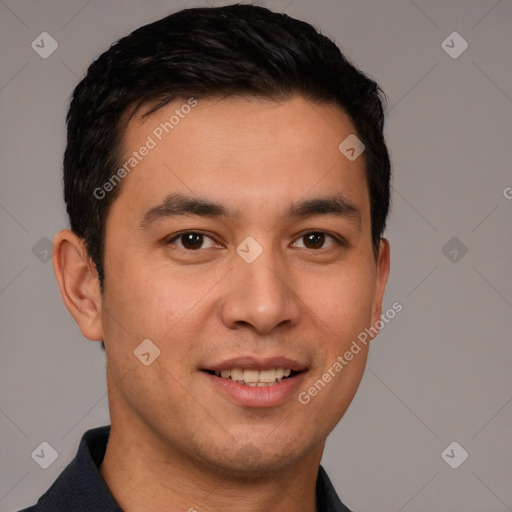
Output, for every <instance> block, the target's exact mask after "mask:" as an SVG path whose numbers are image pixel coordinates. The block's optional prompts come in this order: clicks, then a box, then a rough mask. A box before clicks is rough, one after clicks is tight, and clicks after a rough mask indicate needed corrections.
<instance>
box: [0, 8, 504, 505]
mask: <svg viewBox="0 0 512 512" xmlns="http://www.w3.org/2000/svg"><path fill="white" fill-rule="evenodd" d="M210 1H211V3H210V5H221V3H231V2H216V3H214V2H213V1H212V0H210ZM260 3H262V4H263V3H264V2H260ZM187 4H188V6H199V5H206V3H204V2H201V1H189V2H185V1H149V2H142V1H134V0H131V1H122V2H121V1H114V0H110V1H99V0H93V1H69V0H60V1H59V0H51V1H50V0H43V1H26V0H4V1H2V2H0V34H1V36H0V38H1V39H0V43H1V48H2V51H1V55H0V73H1V76H0V108H1V119H2V122H1V127H0V130H1V134H0V135H1V139H0V140H1V143H0V155H1V157H0V162H1V179H2V187H1V189H0V225H1V233H2V244H1V245H0V254H1V276H0V308H1V324H0V325H1V341H2V344H1V347H2V355H1V358H0V365H1V367H0V390H1V391H0V392H1V396H0V429H1V448H0V460H1V475H0V510H2V511H4V512H5V511H12V510H15V509H17V508H18V507H22V506H24V505H29V504H32V503H34V502H35V501H36V499H37V497H38V496H39V495H40V494H42V493H43V492H44V491H45V490H46V489H47V488H48V486H49V485H50V484H51V483H52V482H53V480H54V479H55V478H56V477H57V475H58V474H59V473H60V472H61V471H62V469H63V468H64V467H65V465H66V464H67V463H68V462H69V460H70V459H71V458H72V456H73V455H74V453H75V451H76V448H77V444H78V441H79V439H80V437H81V435H82V433H83V432H84V431H85V430H86V429H88V428H91V427H94V426H98V425H102V424H107V423H108V422H109V419H108V409H107V398H106V387H105V378H104V358H103V353H102V352H101V351H100V349H99V346H98V345H97V344H95V343H91V342H88V341H87V340H84V339H83V338H82V337H81V335H80V332H79V330H78V328H77V327H76V325H75V324H74V321H73V320H72V318H71V317H70V316H69V315H68V313H67V311H66V310H65V308H64V306H63V304H62V303H61V299H60V295H59V293H58V289H57V286H56V283H55V280H54V277H53V271H52V268H51V263H50V262H45V259H46V252H45V251H46V250H47V249H49V241H48V239H52V238H53V235H54V234H55V232H56V231H57V230H59V229H61V228H63V227H66V224H67V219H66V216H65V210H64V204H63V200H62V192H61V157H62V152H63V150H64V142H65V127H64V117H65V112H66V108H67V103H68V99H69V95H70V94H71V91H72V89H73V87H74V86H75V85H76V83H77V81H78V79H79V78H80V77H81V76H82V75H83V74H84V72H85V70H86V68H87V66H88V65H89V63H90V61H91V60H92V58H93V57H97V56H98V55H99V54H100V53H101V52H102V51H104V50H105V49H106V48H107V47H108V46H109V44H110V43H111V42H112V41H114V40H116V39H118V38H120V37H121V36H123V35H125V34H126V33H128V32H130V31H131V30H133V29H135V28H136V27H138V26H140V25H141V24H144V23H148V22H150V21H153V20H155V19H157V18H159V17H162V16H164V15H166V14H168V13H170V12H172V11H175V10H179V9H180V8H183V7H185V5H187ZM265 5H268V6H270V7H271V8H273V9H274V10H277V11H282V10H285V12H287V13H288V14H290V15H292V16H296V17H298V18H302V19H304V20H307V21H309V22H311V23H313V24H314V25H315V26H317V27H320V28H321V30H322V32H323V33H325V34H327V35H329V36H331V37H333V38H334V39H335V40H336V42H337V43H338V44H339V45H340V46H341V47H342V49H343V50H344V51H345V52H346V53H347V55H348V56H349V57H350V58H351V59H352V60H353V61H354V63H355V64H356V65H358V66H360V67H361V68H362V69H363V70H365V71H366V72H368V73H370V74H371V75H372V76H373V77H374V78H375V79H376V80H377V81H378V82H379V83H380V84H381V86H382V87H383V89H384V91H385V92H386V94H387V95H388V97H389V105H388V118H387V127H386V133H387V139H388V143H389V146H390V150H391V156H392V161H393V168H394V182H393V196H392V201H393V206H392V214H391V218H390V222H389V228H388V231H387V236H388V238H389V239H390V242H391V248H392V271H391V276H390V282H389V286H388V290H387V294H386V301H385V305H384V309H386V308H388V307H390V306H391V304H392V303H393V302H395V301H399V302H400V303H401V304H403V311H402V312H400V313H399V314H398V315H397V316H396V318H395V319H394V320H393V321H392V322H390V323H389V324H388V325H386V326H385V327H384V329H383V330H382V332H381V334H380V335H379V337H378V338H377V339H376V340H375V341H374V343H373V345H372V350H371V351H370V358H369V362H368V367H367V371H366V373H365V376H364V378H363V381H362V384H361V387H360V389H359V391H358V394H357V396H356V399H355V401H354V402H353V404H352V405H351V406H350V408H349V411H348V412H347V414H346V416H345V417H344V419H343V420H342V422H341V423H340V424H339V425H338V427H337V428H336V429H335V431H334V433H333V434H332V435H331V437H330V438H329V440H328V443H327V448H326V452H325V456H324V460H323V464H324V466H325V467H326V469H327V471H328V473H329V474H330V476H331V479H332V480H333V483H334V484H335V486H336V488H337V490H338V492H339V493H340V495H341V497H342V499H343V500H344V501H345V502H346V504H347V505H348V506H349V507H351V508H352V509H353V510H354V511H355V512H356V511H368V512H386V511H406V512H419V511H460V512H462V511H465V512H468V511H480V512H493V511H496V512H498V511H504V510H511V509H512V485H511V484H512V482H511V480H512V476H511V475H512V442H511V441H512V435H511V425H512V404H511V401H512V386H511V381H512V379H511V371H510V366H511V363H512V345H511V343H510V339H511V335H510V333H511V332H512V329H511V327H512V322H511V318H512V314H511V313H512V277H511V264H510V263H511V261H512V223H511V219H512V200H511V199H507V197H506V196H508V197H512V189H508V188H507V187H512V173H511V168H510V162H512V144H511V142H512V138H511V135H512V116H511V114H512V66H511V62H512V59H511V54H512V5H511V3H510V2H507V1H505V0H501V1H497V0H488V1H487V0H480V1H461V0H458V1H456V0H452V1H433V0H415V1H414V2H413V1H407V0H391V1H388V0H386V1H382V0H380V1H376V0H374V1H369V0H364V1H357V2H356V1H315V2H313V1H304V0H294V1H290V0H283V1H280V0H277V1H274V2H272V1H270V2H265ZM43 31H47V32H49V33H50V34H51V35H52V36H53V37H54V38H55V39H56V41H57V42H58V45H59V46H58V49H57V50H56V51H55V52H54V53H53V54H52V55H51V56H50V57H49V58H47V59H43V58H41V57H40V56H39V55H38V54H37V53H36V52H35V51H34V50H33V49H32V48H31V42H32V41H33V40H35V39H36V38H37V36H38V35H39V34H40V33H41V32H43ZM453 31H457V32H458V33H460V34H461V36H462V37H463V38H464V39H465V40H466V41H467V43H468V44H469V47H468V49H467V50H466V51H465V52H464V53H462V55H460V56H459V57H458V58H456V59H454V58H452V57H451V56H450V55H448V54H447V53H446V52H445V50H444V49H443V48H442V46H441V43H442V41H443V40H445V39H446V38H447V36H448V35H449V34H451V33H452V32H453ZM447 44H449V45H450V46H454V48H453V49H452V50H453V51H457V50H458V49H459V48H461V46H460V45H459V43H458V42H456V41H455V40H454V41H453V42H451V41H450V39H448V43H447ZM47 48H48V47H47ZM453 237H457V239H456V240H455V241H452V242H451V244H452V245H449V246H448V247H447V248H446V249H444V251H443V247H444V246H445V244H446V243H447V242H448V241H449V240H450V239H452V238H453ZM462 244H464V246H466V247H467V249H468V251H467V253H466V254H463V249H464V247H463V245H462ZM34 246H35V248H34ZM454 250H455V251H456V252H453V251H454ZM450 252H451V254H450ZM461 255H463V256H462V257H461ZM453 260H458V261H453ZM42 441H47V442H49V443H50V444H51V445H52V446H53V447H54V448H55V449H56V450H57V452H58V454H59V456H58V459H57V460H56V461H55V462H54V463H53V464H52V465H51V466H50V467H49V468H48V469H42V468H40V467H39V466H38V465H37V464H36V463H35V462H34V460H33V459H32V458H31V453H32V452H33V450H34V449H35V448H36V447H37V446H38V445H39V444H40V443H41V442H42ZM452 441H457V442H458V443H459V444H460V445H461V446H462V447H463V448H464V449H465V450H466V451H467V452H468V453H469V457H468V459H467V460H466V461H465V462H464V463H463V464H462V465H461V466H460V467H459V468H458V469H452V468H451V467H450V466H448V464H447V463H446V462H445V461H444V460H443V459H442V458H441V452H442V451H443V450H444V449H445V448H446V447H447V446H448V445H449V444H450V443H451V442H452ZM453 453H454V456H453V457H452V459H456V458H457V457H458V452H453ZM450 455H451V453H450Z"/></svg>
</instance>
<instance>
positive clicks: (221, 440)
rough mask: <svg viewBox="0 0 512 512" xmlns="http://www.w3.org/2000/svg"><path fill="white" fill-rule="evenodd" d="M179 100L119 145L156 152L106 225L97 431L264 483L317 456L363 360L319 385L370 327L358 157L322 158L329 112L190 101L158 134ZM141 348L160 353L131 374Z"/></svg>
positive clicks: (371, 282) (371, 279)
mask: <svg viewBox="0 0 512 512" xmlns="http://www.w3.org/2000/svg"><path fill="white" fill-rule="evenodd" d="M185 103H187V101H186V100H184V101H175V102H174V103H172V104H170V105H168V106H166V107H165V108H163V109H161V110H159V111H157V112H156V113H154V114H151V115H149V116H147V117H146V118H144V119H140V118H134V119H132V120H131V121H130V123H129V125H128V128H127V130H126V132H125V136H124V142H123V150H124V155H123V163H124V161H125V160H128V158H129V157H130V156H132V154H133V151H138V150H139V148H140V147H141V146H144V145H146V146H153V144H152V143H151V142H149V140H148V136H150V137H151V139H152V140H153V141H154V142H155V147H152V148H151V149H150V150H149V151H148V154H147V155H146V156H145V157H141V159H140V161H139V162H138V163H137V165H136V166H135V167H134V168H133V170H131V172H130V173H129V174H128V175H127V176H126V177H125V178H124V180H123V183H122V191H121V193H120V195H119V197H118V198H117V199H116V200H115V201H114V203H113V205H112V208H111V210H110V212H109V215H108V219H107V225H106V245H105V275H106V279H105V293H104V296H103V303H102V326H103V339H104V342H105V346H106V352H107V365H108V371H109V387H110V391H109V400H110V407H111V414H112V423H113V429H114V428H117V429H123V428H124V429H127V430H128V429H129V430H131V431H132V432H137V433H138V434H139V435H140V440H141V441H140V442H141V445H143V444H144V445H153V446H155V445H159V447H160V449H162V450H166V451H167V452H168V454H169V456H173V457H179V456H181V457H184V459H188V460H194V461H196V462H200V463H204V464H207V465H208V466H210V467H214V468H216V469H217V470H218V471H234V472H236V473H238V474H240V473H241V472H251V471H267V470H278V469H279V468H282V467H286V466H290V465H292V464H293V463H294V462H297V461H299V460H301V459H304V457H307V456H312V455H313V454H316V455H318V454H321V451H322V449H323V443H324V441H325V438H326V437H327V435H328V433H329V432H330V431H331V430H332V429H333V428H334V426H335V425H336V424H337V422H338V421H339V420H340V418H341V417H342V415H343V414H344V412H345V411H346V409H347V407H348V405H349V404H350V402H351V400H352V398H353V396H354V393H355V391H356V389H357V386H358V384H359V381H360V379H361V377H362V373H363V370H364V366H365V362H366V357H367V347H365V346H364V345H362V344H360V345H361V350H360V352H359V353H357V354H356V355H354V357H353V359H352V360H351V361H349V362H347V364H346V365H343V369H342V370H341V371H334V372H333V371H332V370H331V378H330V379H328V378H327V377H322V376H323V375H324V374H325V373H326V372H328V370H329V368H331V369H332V368H333V365H335V363H336V361H339V360H338V356H343V354H344V353H345V352H346V351H347V350H349V348H350V346H351V344H352V341H353V340H355V339H356V337H357V335H358V334H359V333H360V332H362V331H363V330H364V329H365V328H367V327H369V326H370V325H372V324H373V323H374V322H375V321H376V320H377V319H379V315H380V307H381V300H382V295H383V293H384V287H385V282H386V279H387V251H386V250H385V248H384V250H383V251H381V257H380V260H379V261H380V264H379V263H378V262H377V263H376V261H375V259H374V255H373V252H372V244H371V236H370V203H369V196H368V188H367V183H366V179H365V170H364V160H363V158H364V157H363V156H361V157H359V158H357V159H356V160H354V161H349V160H348V159H347V158H346V157H345V156H344V155H343V154H342V153H340V151H339V150H338V145H339V144H340V142H341V141H343V140H344V139H345V138H346V137H347V136H348V135H350V134H352V133H354V132H355V130H354V127H353V125H352V123H351V122H350V120H349V118H348V117H347V116H346V115H345V114H344V113H343V112H342V111H341V110H340V109H339V108H338V107H336V106H332V105H319V104H316V103H312V102H309V101H306V100H304V99H303V98H301V97H294V98H293V99H291V100H289V101H287V102H284V103H274V102H270V101H265V102H264V101H260V100H255V99H240V98H238V99H236V98H228V99H223V100H198V103H197V106H195V107H193V108H191V109H182V110H181V111H180V112H181V113H182V116H183V117H181V116H180V120H179V122H178V123H177V124H174V127H173V129H172V130H169V133H165V131H163V132H162V130H161V129H160V130H158V127H159V126H160V123H165V122H166V121H168V120H169V118H170V117H171V115H173V113H174V112H175V110H177V109H178V110H179V109H180V107H181V106H182V105H184V104H185ZM188 110H190V112H189V113H188V114H186V115H183V112H185V111H188ZM174 121H176V119H174ZM155 130H156V131H155ZM161 132H162V133H161ZM155 134H159V135H160V137H157V136H156V135H155ZM159 138H161V139H162V140H159ZM143 152H144V151H143ZM140 156H141V155H140V154H139V157H140ZM178 199H179V200H180V201H178ZM185 199H188V200H191V201H196V203H195V206H194V204H191V203H190V202H187V201H186V200H185ZM166 200H167V203H166ZM199 202H207V203H215V205H214V206H212V205H209V206H208V205H204V204H200V203H199ZM183 210H185V212H184V211H183ZM187 212H188V213H187ZM148 338H149V339H150V340H151V341H152V343H153V344H154V345H155V346H156V347H158V349H159V350H160V355H159V357H158V358H157V359H155V360H154V362H152V363H151V364H150V365H149V366H145V365H144V364H142V362H141V361H140V360H139V359H138V358H137V357H136V356H135V355H134V350H135V349H136V348H137V346H138V345H139V344H140V343H141V342H142V341H143V340H145V339H148ZM148 357H150V358H151V356H144V358H148ZM144 358H143V359H144ZM338 368H339V367H338ZM233 369H236V371H234V372H226V370H233ZM276 369H277V372H276V373H273V372H274V370H276ZM220 370H224V373H223V375H224V376H223V375H220V376H217V375H215V373H217V374H218V373H219V372H220ZM244 370H249V371H247V372H245V374H242V373H241V372H242V371H244ZM264 370H265V371H264ZM266 370H268V371H266ZM283 370H285V375H286V374H288V373H289V370H292V372H291V374H290V375H289V377H287V378H285V377H284V375H283ZM258 371H262V372H261V373H258ZM228 373H229V375H230V377H229V378H226V375H227V374H228ZM333 374H334V376H333ZM233 376H234V377H235V379H236V380H233V379H232V378H231V377H233ZM280 377H282V381H281V382H277V383H276V382H274V383H273V385H270V386H269V385H268V384H265V383H260V385H248V384H245V383H241V382H237V380H239V381H242V380H243V381H244V382H245V381H248V382H250V381H252V380H255V379H259V380H272V379H273V380H274V381H275V379H276V378H280ZM319 379H320V380H322V382H323V383H324V385H323V386H322V385H319V384H317V393H316V394H315V393H314V392H313V393H312V394H311V393H308V395H307V396H309V398H310V400H305V394H304V393H305V392H306V393H307V392H308V389H310V388H311V387H312V386H314V385H315V382H317V381H318V380H319ZM326 380H328V382H325V381H326ZM301 393H302V395H301ZM312 395H314V396H312ZM300 396H302V397H303V398H302V400H299V397H300ZM306 401H307V402H308V403H307V404H305V403H302V402H306ZM318 456H319V455H318Z"/></svg>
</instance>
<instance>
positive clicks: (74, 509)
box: [20, 426, 350, 512]
mask: <svg viewBox="0 0 512 512" xmlns="http://www.w3.org/2000/svg"><path fill="white" fill-rule="evenodd" d="M109 434H110V427H109V426H106V427H99V428H94V429H92V430H88V431H87V432H86V433H85V434H84V435H83V437H82V440H81V441H80V446H79V448H78V453H77V454H76V457H75V458H74V459H73V460H72V461H71V462H70V463H69V464H68V466H67V467H66V468H65V469H64V471H63V472H62V473H61V474H60V476H59V477H58V478H57V480H56V481H55V482H54V483H53V485H52V486H51V487H50V488H49V489H48V491H47V492H46V493H45V494H44V495H43V496H41V498H39V501H38V502H37V503H36V505H34V506H33V507H29V508H26V509H24V510H22V511H20V512H123V511H122V509H121V508H120V507H119V505H118V504H117V502H116V500H115V499H114V497H113V496H112V494H111V492H110V491H109V489H108V487H107V485H106V484H105V481H104V480H103V477H102V476H101V474H100V472H99V470H98V469H99V467H100V464H101V463H102V461H103V457H104V456H105V450H106V449H107V441H108V436H109ZM316 499H317V507H318V512H350V510H349V509H348V508H347V507H345V505H343V503H342V502H341V501H340V499H339V498H338V495H337V494H336V491H335V490H334V487H333V486H332V483H331V481H330V480H329V477H328V476H327V473H326V472H325V470H324V469H323V468H322V466H320V468H319V470H318V477H317V481H316Z"/></svg>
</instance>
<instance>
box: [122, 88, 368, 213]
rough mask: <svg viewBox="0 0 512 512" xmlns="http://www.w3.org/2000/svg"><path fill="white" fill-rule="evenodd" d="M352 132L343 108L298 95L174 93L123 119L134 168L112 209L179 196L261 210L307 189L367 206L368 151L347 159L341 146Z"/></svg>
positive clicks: (138, 207)
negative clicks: (172, 98) (171, 97)
mask: <svg viewBox="0 0 512 512" xmlns="http://www.w3.org/2000/svg"><path fill="white" fill-rule="evenodd" d="M354 133H355V128H354V126H353V124H352V122H351V120H350V118H349V117H348V116H347V115H346V114H345V113H344V112H343V110H342V109H341V108H340V107H338V106H336V105H332V104H319V103H316V102H311V101H308V100H306V99H304V98H302V97H300V96H295V97H293V98H291V99H289V100H287V101H284V102H275V101H269V100H261V99H255V98H235V97H229V98H224V99H197V100H196V99H190V98H186V99H183V100H176V101H173V102H172V103H170V104H168V105H166V106H165V107H163V108H162V109H160V110H158V111H156V112H154V113H152V114H150V115H147V116H144V117H140V116H139V117H137V116H135V117H134V118H133V119H131V120H130V122H129V123H128V125H127V128H126V131H125V133H124V137H123V142H122V163H121V165H123V164H126V163H127V162H131V163H132V164H134V165H133V166H131V165H130V164H129V165H128V166H127V169H129V172H127V173H126V176H125V177H124V178H123V183H122V191H121V194H120V195H119V197H118V199H116V201H115V202H114V207H116V208H119V207H121V206H122V205H125V206H126V207H129V210H130V215H131V214H133V213H134V212H139V213H142V212H144V211H147V209H148V208H150V207H151V206H152V205H154V204H155V203H156V202H160V201H162V200H164V198H165V197H166V196H168V195H169V194H171V193H183V194H186V195H188V196H190V195H197V196H201V197H208V198H210V199H212V200H214V201H216V202H219V203H222V204H231V205H233V209H234V210H237V211H240V212H242V213H243V212H246V213H247V214H248V215H255V214H257V215H263V214H269V213H270V212H275V213H276V214H278V212H279V209H280V205H281V204H282V203H286V207H287V208H288V207H289V205H290V204H291V203H292V202H296V201H297V200H299V199H303V198H305V197H307V196H308V195H312V196H318V195H319V194H324V195H325V193H330V194H332V193H337V194H341V195H343V196H344V197H347V198H350V200H351V202H355V203H357V204H358V206H359V208H360V209H361V210H362V211H363V213H364V210H365V209H366V208H369V203H368V197H367V187H366V178H365V164H364V157H363V156H361V157H359V158H357V159H355V160H353V161H350V160H349V159H347V158H346V157H345V156H344V155H343V154H342V153H341V152H340V150H339V145H340V143H341V142H342V141H344V140H345V139H346V138H347V137H348V136H350V135H352V136H353V135H354ZM116 203H118V204H117V205H116Z"/></svg>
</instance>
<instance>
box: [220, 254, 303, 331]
mask: <svg viewBox="0 0 512 512" xmlns="http://www.w3.org/2000/svg"><path fill="white" fill-rule="evenodd" d="M292 288H293V284H292V282H291V276H290V273H289V272H288V271H287V270H286V265H285V264H284V263H283V262H280V261H279V258H278V257H276V256H275V255H273V254H271V251H270V250H268V251H263V253H262V254H261V256H259V257H258V259H257V260H256V261H254V262H253V263H246V262H245V261H243V260H242V259H241V258H240V259H239V260H238V261H237V262H236V264H235V268H234V269H233V272H231V275H230V277H229V289H228V290H227V291H226V294H225V296H224V300H223V302H222V307H221V318H222V322H223V324H224V325H225V326H226V327H228V328H230V329H237V328H240V327H242V326H249V327H252V328H253V329H254V330H255V331H256V332H257V333H259V334H268V333H270V332H271V331H272V330H274V329H278V328H281V329H282V328H284V327H285V326H288V327H289V326H294V325H296V324H297V323H298V322H299V319H300V315H301V309H300V300H299V299H298V297H297V295H296V294H295V293H294V291H293V289H292Z"/></svg>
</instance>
